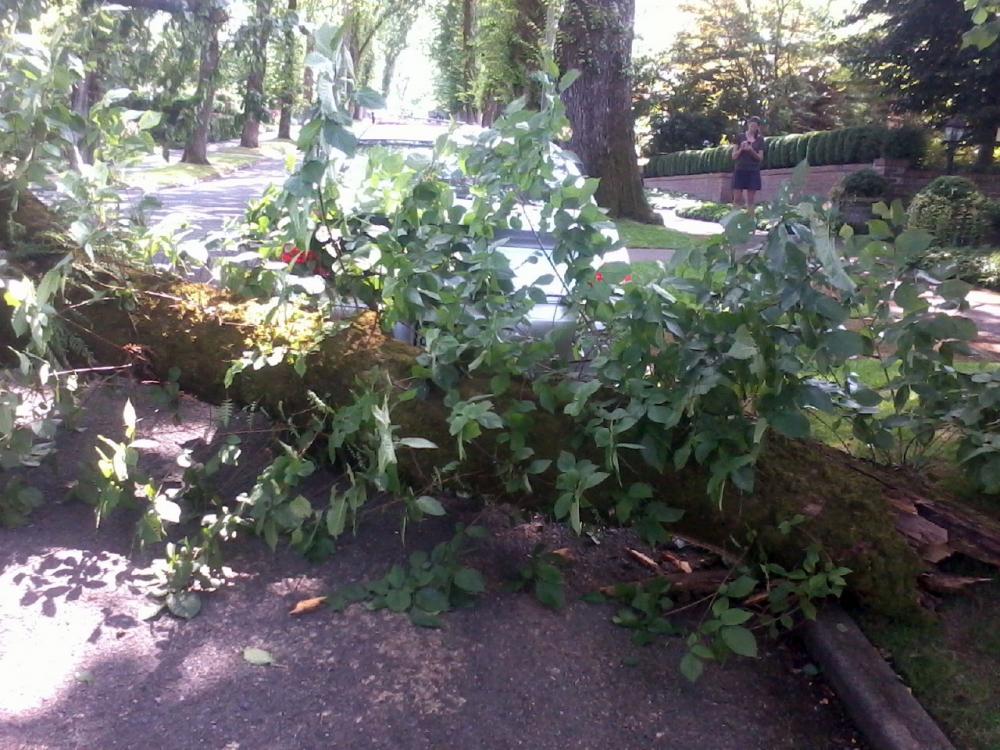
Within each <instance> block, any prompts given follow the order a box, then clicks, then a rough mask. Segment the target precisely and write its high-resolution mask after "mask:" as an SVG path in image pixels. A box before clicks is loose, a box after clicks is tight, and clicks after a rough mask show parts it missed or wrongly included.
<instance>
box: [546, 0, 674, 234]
mask: <svg viewBox="0 0 1000 750" xmlns="http://www.w3.org/2000/svg"><path fill="white" fill-rule="evenodd" d="M634 15H635V0H567V2H566V6H565V8H564V10H563V14H562V17H561V18H560V20H559V33H558V38H557V40H556V51H557V59H558V61H559V67H560V68H561V69H562V70H563V71H568V70H571V69H574V68H575V69H577V70H579V71H580V73H581V74H580V78H579V79H578V80H577V81H576V83H574V84H573V85H572V86H571V87H570V88H569V89H567V91H566V92H565V93H564V94H563V101H564V102H565V104H566V113H567V115H568V116H569V120H570V124H571V125H572V127H573V136H572V138H571V139H570V142H569V148H570V150H572V151H573V152H574V153H576V155H577V156H578V157H580V160H581V162H582V164H583V169H584V172H585V173H586V174H588V175H590V176H591V177H598V178H600V181H601V183H600V186H599V187H598V189H597V194H596V196H595V197H596V199H597V202H598V204H599V205H601V206H603V207H604V208H607V209H608V213H609V214H610V215H611V216H613V217H625V218H630V219H635V220H636V221H642V222H646V223H650V224H662V223H663V222H662V219H660V217H659V216H658V215H657V214H656V213H655V212H654V211H653V210H652V209H651V208H650V206H649V203H648V202H647V201H646V195H645V192H644V190H643V185H642V176H641V175H640V173H639V165H638V163H637V161H636V155H635V125H634V123H633V121H632V88H631V81H630V68H631V64H632V23H633V18H634Z"/></svg>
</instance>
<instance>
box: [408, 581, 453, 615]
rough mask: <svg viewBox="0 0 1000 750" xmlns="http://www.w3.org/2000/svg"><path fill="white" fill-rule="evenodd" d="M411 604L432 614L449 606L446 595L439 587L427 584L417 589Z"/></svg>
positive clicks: (443, 610)
mask: <svg viewBox="0 0 1000 750" xmlns="http://www.w3.org/2000/svg"><path fill="white" fill-rule="evenodd" d="M413 604H414V606H415V607H417V608H418V609H420V610H422V611H424V612H426V613H428V614H432V615H436V614H440V613H441V612H447V611H448V608H449V606H450V604H449V602H448V597H447V596H445V595H444V592H442V591H441V590H440V589H436V588H433V587H431V586H427V587H425V588H422V589H420V590H419V591H417V594H416V596H415V597H414V598H413Z"/></svg>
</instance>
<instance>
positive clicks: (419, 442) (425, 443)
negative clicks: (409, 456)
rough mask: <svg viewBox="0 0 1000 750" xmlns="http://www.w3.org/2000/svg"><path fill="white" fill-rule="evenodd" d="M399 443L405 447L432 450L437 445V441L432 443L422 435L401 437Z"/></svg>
mask: <svg viewBox="0 0 1000 750" xmlns="http://www.w3.org/2000/svg"><path fill="white" fill-rule="evenodd" d="M399 444H400V445H402V446H404V447H405V448H416V449H418V450H433V449H435V448H437V447H438V446H437V443H432V442H431V441H430V440H428V439H426V438H422V437H408V438H402V439H401V440H400V441H399Z"/></svg>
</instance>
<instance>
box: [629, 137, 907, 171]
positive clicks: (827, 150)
mask: <svg viewBox="0 0 1000 750" xmlns="http://www.w3.org/2000/svg"><path fill="white" fill-rule="evenodd" d="M764 143H765V152H764V169H787V168H790V167H794V166H795V165H796V164H798V163H799V162H801V161H802V160H803V159H808V161H809V164H811V165H812V166H816V167H821V166H825V165H828V164H864V163H866V162H871V161H874V160H875V159H878V158H879V157H881V156H884V157H886V158H890V159H906V160H907V161H909V162H910V164H912V165H917V164H919V163H920V161H921V160H922V159H923V157H924V154H925V152H926V150H927V134H926V133H925V132H924V131H923V130H922V129H921V128H917V127H913V126H903V127H901V128H894V129H889V128H885V127H882V126H880V125H862V126H859V127H853V128H841V129H839V130H824V131H818V132H814V133H796V134H791V135H779V136H774V137H769V138H765V139H764ZM730 149H731V146H728V145H725V146H716V147H714V148H708V149H701V150H698V151H677V152H674V153H670V154H656V155H655V156H653V157H652V158H650V160H649V161H648V162H647V163H646V167H645V169H644V170H643V174H644V176H646V177H673V176H675V175H692V174H707V173H712V172H729V171H731V170H732V167H733V162H732V158H731V156H730Z"/></svg>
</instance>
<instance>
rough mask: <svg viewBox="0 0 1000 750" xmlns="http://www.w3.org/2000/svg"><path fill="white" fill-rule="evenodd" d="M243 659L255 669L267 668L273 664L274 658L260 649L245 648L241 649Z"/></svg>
mask: <svg viewBox="0 0 1000 750" xmlns="http://www.w3.org/2000/svg"><path fill="white" fill-rule="evenodd" d="M243 658H244V659H245V660H246V661H248V662H250V663H251V664H253V665H254V666H255V667H269V666H271V665H272V664H274V657H273V656H271V654H270V653H268V652H267V651H264V650H263V649H260V648H252V647H247V648H245V649H243Z"/></svg>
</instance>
